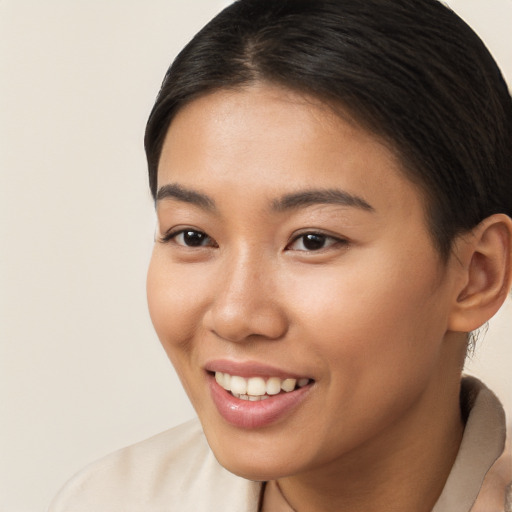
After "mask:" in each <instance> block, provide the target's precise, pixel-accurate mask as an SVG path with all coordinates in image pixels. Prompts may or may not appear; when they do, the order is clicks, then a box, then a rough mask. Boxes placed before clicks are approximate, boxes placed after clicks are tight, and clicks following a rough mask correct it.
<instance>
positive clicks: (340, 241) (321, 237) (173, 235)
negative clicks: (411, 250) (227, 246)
mask: <svg viewBox="0 0 512 512" xmlns="http://www.w3.org/2000/svg"><path fill="white" fill-rule="evenodd" d="M187 233H188V234H194V236H195V237H196V240H197V241H199V244H198V245H193V244H191V245H188V244H186V243H180V242H178V241H177V239H178V237H180V236H181V235H183V236H185V234H187ZM197 237H198V238H197ZM307 237H310V238H309V242H311V243H313V244H315V243H318V242H320V243H321V244H322V246H321V247H317V248H311V247H310V248H309V249H308V248H307V246H306V244H305V242H306V240H308V238H307ZM315 237H316V238H317V240H316V242H315ZM299 240H302V245H303V247H305V248H304V249H292V246H293V245H294V244H296V243H297V242H298V241H299ZM160 241H161V242H162V243H169V242H174V243H175V244H176V245H179V246H181V247H188V248H202V247H213V248H216V247H218V245H217V242H215V240H214V239H213V238H211V237H210V236H208V235H207V234H206V233H205V232H204V231H200V230H198V229H192V228H185V229H179V230H176V231H172V230H171V231H169V232H167V233H165V234H164V235H163V236H162V237H161V238H160ZM204 241H208V242H209V243H207V244H203V243H201V242H204ZM183 242H184V240H183ZM326 243H328V245H327V247H325V244H326ZM348 244H349V241H348V240H346V239H344V238H338V237H334V236H331V235H327V234H325V233H322V232H319V231H307V232H304V233H300V234H299V235H297V236H295V237H294V238H293V240H292V241H291V242H290V243H289V244H287V246H286V250H297V251H300V252H308V253H316V252H320V251H324V250H327V249H329V248H331V247H335V246H347V245H348Z"/></svg>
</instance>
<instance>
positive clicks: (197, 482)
mask: <svg viewBox="0 0 512 512" xmlns="http://www.w3.org/2000/svg"><path fill="white" fill-rule="evenodd" d="M259 489H260V486H259V484H258V483H255V482H249V481H247V480H245V479H243V478H240V477H238V476H235V475H233V474H232V473H229V472H228V471H227V470H225V469H224V468H223V467H222V466H220V464H219V463H218V462H217V460H216V459H215V457H214V456H213V453H212V452H211V451H210V448H209V446H208V443H207V442H206V438H205V436H204V434H203V431H202V429H201V426H200V423H199V421H198V420H192V421H190V422H187V423H184V424H183V425H180V426H178V427H175V428H172V429H170V430H167V431H165V432H162V433H161V434H158V435H156V436H153V437H151V438H149V439H147V440H145V441H142V442H140V443H137V444H134V445H132V446H129V447H127V448H123V449H122V450H119V451H117V452H114V453H113V454H111V455H108V456H106V457H104V458H103V459H100V460H99V461H97V462H94V463H93V464H91V465H89V466H87V467H86V468H84V469H83V470H82V471H80V472H79V473H78V474H77V475H76V476H74V477H73V478H72V479H71V480H70V481H69V482H68V483H67V484H66V485H65V487H64V488H63V489H62V490H61V492H60V493H59V494H58V496H57V497H56V498H55V500H54V501H53V503H52V505H51V506H50V509H49V512H64V511H65V512H86V511H87V512H91V511H94V512H142V511H143V512H163V511H164V510H165V511H173V510H179V511H189V510H190V511H194V512H199V511H201V510H205V511H206V510H211V508H210V507H211V503H212V500H214V501H215V503H218V501H219V500H220V501H223V500H226V504H227V505H226V506H227V508H224V509H223V510H233V511H235V510H236V511H237V512H239V511H248V512H249V511H251V512H252V510H253V504H255V505H254V507H256V505H257V501H258V494H259ZM254 510H256V508H254Z"/></svg>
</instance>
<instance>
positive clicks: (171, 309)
mask: <svg viewBox="0 0 512 512" xmlns="http://www.w3.org/2000/svg"><path fill="white" fill-rule="evenodd" d="M163 252H164V251H162V250H161V249H159V248H155V250H154V251H153V255H152V258H151V262H150V265H149V269H148V276H147V298H148V307H149V314H150V316H151V321H152V322H153V326H154V327H155V331H156V333H157V335H158V337H159V339H160V342H161V343H162V345H163V346H164V349H165V350H166V352H167V353H168V355H169V356H170V357H171V355H172V354H171V352H172V350H173V349H179V348H182V349H186V348H187V347H188V346H189V344H190V340H191V339H192V338H193V337H194V335H195V333H196V331H197V329H198V326H199V325H200V317H201V311H202V310H203V308H204V303H205V300H206V291H205V290H204V286H203V285H202V284H201V283H204V279H202V278H201V277H200V276H198V275H195V274H194V273H191V272H184V269H183V268H180V266H179V265H173V264H172V263H170V262H169V261H168V259H167V258H166V257H165V254H162V253H163Z"/></svg>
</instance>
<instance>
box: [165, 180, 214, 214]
mask: <svg viewBox="0 0 512 512" xmlns="http://www.w3.org/2000/svg"><path fill="white" fill-rule="evenodd" d="M162 199H176V200H178V201H182V202H184V203H190V204H194V205H196V206H199V208H202V209H203V210H210V211H211V210H215V201H214V200H213V199H212V198H210V197H208V196H207V195H205V194H201V192H196V191H195V190H190V189H188V188H184V187H182V186H181V185H178V184H176V183H171V184H168V185H164V186H163V187H160V188H159V189H158V192H157V194H156V200H157V201H161V200H162Z"/></svg>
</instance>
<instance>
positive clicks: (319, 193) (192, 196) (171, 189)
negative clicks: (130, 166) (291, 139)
mask: <svg viewBox="0 0 512 512" xmlns="http://www.w3.org/2000/svg"><path fill="white" fill-rule="evenodd" d="M163 199H175V200H177V201H182V202H185V203H190V204H193V205H196V206H198V207H199V208H202V209H203V210H209V211H213V210H215V209H216V205H215V201H214V200H213V199H212V198H211V197H209V196H207V195H206V194H202V193H201V192H197V191H195V190H191V189H188V188H185V187H182V186H181V185H178V184H177V183H170V184H168V185H164V186H162V187H161V188H159V189H158V192H157V195H156V200H157V201H161V200H163ZM317 204H337V205H342V206H350V207H354V208H360V209H362V210H365V211H369V212H374V211H375V209H374V208H373V206H371V205H370V204H369V203H367V202H366V201H365V200H364V199H363V198H361V197H359V196H356V195H353V194H350V193H349V192H346V191H344V190H339V189H317V190H315V189H313V190H303V191H299V192H294V193H291V194H286V195H284V196H282V197H281V198H279V199H275V200H274V201H272V209H273V210H274V211H278V212H282V211H286V210H294V209H297V208H301V207H305V206H313V205H317Z"/></svg>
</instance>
